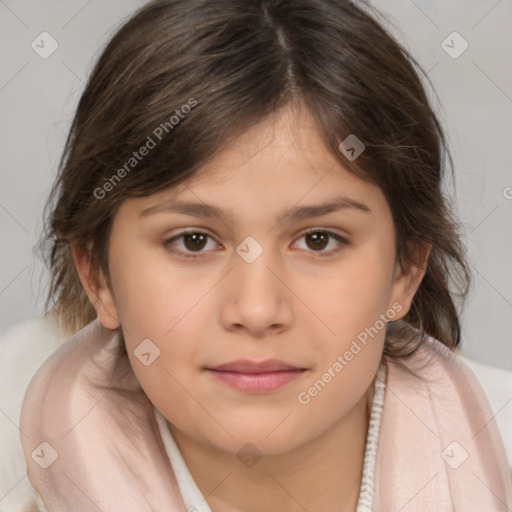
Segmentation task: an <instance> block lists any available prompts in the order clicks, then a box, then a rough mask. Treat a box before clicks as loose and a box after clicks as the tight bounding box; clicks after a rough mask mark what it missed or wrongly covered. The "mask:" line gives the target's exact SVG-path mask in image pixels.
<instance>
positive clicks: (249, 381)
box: [207, 359, 306, 393]
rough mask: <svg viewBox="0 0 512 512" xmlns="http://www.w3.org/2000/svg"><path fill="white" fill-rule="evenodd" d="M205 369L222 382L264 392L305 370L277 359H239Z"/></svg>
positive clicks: (288, 380)
mask: <svg viewBox="0 0 512 512" xmlns="http://www.w3.org/2000/svg"><path fill="white" fill-rule="evenodd" d="M207 370H208V371H209V372H210V373H211V374H212V375H213V376H214V377H215V378H217V379H219V380H221V381H222V382H224V383H226V384H228V385H230V386H232V387H234V388H237V389H239V390H241V391H247V392H253V393H266V392H269V391H273V390H275V389H277V388H280V387H281V386H283V385H284V384H287V383H288V382H290V381H292V380H294V379H296V378H298V377H300V376H301V375H302V374H303V373H304V372H305V371H306V370H305V368H297V367H295V366H291V365H289V364H286V363H283V362H282V361H279V360H277V359H268V360H266V361H262V362H259V363H258V362H254V361H249V360H247V359H239V360H237V361H233V362H231V363H226V364H222V365H220V366H216V367H215V368H207Z"/></svg>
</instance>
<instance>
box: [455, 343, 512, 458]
mask: <svg viewBox="0 0 512 512" xmlns="http://www.w3.org/2000/svg"><path fill="white" fill-rule="evenodd" d="M457 357H458V358H459V359H460V360H461V361H462V362H463V363H464V364H465V365H466V366H467V367H468V368H469V369H470V370H471V372H472V373H473V374H474V375H475V377H476V378H477V379H478V382H479V384H480V386H481V387H482V388H483V390H484V392H485V394H486V396H487V399H488V401H489V405H490V406H491V409H492V412H493V414H494V417H495V418H496V423H497V425H498V430H499V431H500V434H501V437H502V439H503V443H504V445H505V450H506V453H507V459H508V464H509V466H510V468H512V372H510V371H507V370H504V369H502V368H496V367H494V366H489V365H486V364H482V363H478V362H476V361H473V360H472V359H470V358H469V357H467V356H465V355H463V354H460V353H459V354H457Z"/></svg>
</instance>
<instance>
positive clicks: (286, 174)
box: [129, 109, 388, 221]
mask: <svg viewBox="0 0 512 512" xmlns="http://www.w3.org/2000/svg"><path fill="white" fill-rule="evenodd" d="M129 201H132V203H131V204H132V205H133V206H134V207H135V208H136V209H137V210H138V215H139V216H140V217H144V216H146V215H147V214H148V213H150V212H155V211H158V209H161V210H163V209H165V208H166V209H167V210H169V211H172V210H173V205H174V206H176V204H177V202H179V203H181V206H180V207H179V208H181V212H182V213H190V214H197V215H198V216H203V217H207V216H208V215H210V216H214V217H218V218H221V219H222V220H223V221H227V220H230V219H231V220H232V219H233V217H234V216H236V215H239V214H240V212H242V211H245V212H248V211H253V212H256V211H258V212H261V210H262V209H263V210H265V211H268V212H272V218H273V219H274V220H275V218H279V217H282V216H285V215H286V216H287V218H289V219H295V220H301V219H303V218H307V217H308V216H309V217H311V216H313V215H314V214H315V213H316V214H317V215H319V214H320V213H321V210H322V208H323V210H324V211H325V213H328V210H329V208H330V210H331V211H333V210H334V209H337V210H344V211H345V212H347V213H348V214H350V215H356V214H361V213H362V212H366V213H367V214H368V215H367V216H370V215H377V216H379V215H383V214H386V213H388V212H387V211H386V210H387V204H386V201H385V199H384V196H383V194H382V192H381V190H380V189H379V188H378V187H377V186H375V185H373V184H371V183H369V182H367V181H365V180H362V179H361V178H359V177H358V176H355V175H354V174H352V173H350V172H349V171H348V170H347V169H345V168H344V167H343V165H342V164H341V161H340V160H339V159H337V158H336V157H335V156H334V155H332V154H331V152H330V151H329V150H328V149H327V147H326V146H325V143H324V142H323V140H322V138H321V136H320V134H319V132H318V129H317V127H316V125H315V123H314V121H313V119H312V118H311V116H310V115H309V114H308V113H307V111H305V110H300V111H296V110H294V109H284V110H282V111H280V112H279V113H276V114H275V115H272V116H271V117H268V118H266V119H264V120H263V121H261V122H259V123H258V124H256V125H254V126H252V127H251V128H249V129H248V130H246V131H245V132H244V133H242V134H240V135H239V136H238V137H237V138H236V139H234V140H233V141H232V142H231V143H230V144H229V145H227V146H226V147H225V148H224V149H223V150H222V151H220V152H219V153H218V154H217V155H216V156H215V157H214V158H212V159H211V160H209V161H208V162H206V163H205V164H204V165H203V166H202V167H201V168H200V169H199V170H198V171H197V173H196V174H195V175H193V176H191V178H189V179H188V180H186V181H185V182H182V183H180V184H178V185H175V186H172V187H169V188H167V189H164V190H162V191H159V192H157V193H155V194H152V195H151V196H146V197H143V198H135V199H132V200H129ZM183 203H187V205H184V204H183ZM191 203H193V204H191ZM327 204H328V205H329V206H326V205H327ZM320 205H323V206H322V207H321V208H320ZM174 211H175V212H178V209H177V208H174Z"/></svg>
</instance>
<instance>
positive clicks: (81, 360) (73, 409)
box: [20, 319, 512, 512]
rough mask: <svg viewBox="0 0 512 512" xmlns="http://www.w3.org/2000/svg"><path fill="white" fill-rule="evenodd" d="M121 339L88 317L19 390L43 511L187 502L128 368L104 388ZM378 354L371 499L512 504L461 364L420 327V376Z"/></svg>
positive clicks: (479, 396) (426, 511) (418, 508)
mask: <svg viewBox="0 0 512 512" xmlns="http://www.w3.org/2000/svg"><path fill="white" fill-rule="evenodd" d="M412 329H413V330H414V331H415V332H416V335H419V334H420V331H418V330H417V329H414V328H412ZM120 342H122V341H121V339H120V334H119V333H118V332H117V331H110V330H108V329H105V328H104V327H102V326H101V324H100V323H99V321H98V320H97V319H96V320H94V321H92V322H91V323H90V324H88V325H87V326H85V327H84V328H83V329H81V330H80V331H78V332H77V333H76V334H75V335H73V336H72V337H71V338H70V339H69V340H68V341H67V342H66V343H64V344H63V345H61V346H60V347H59V348H58V349H57V350H56V351H55V352H53V353H52V355H51V356H50V357H49V358H48V359H47V360H46V361H45V362H44V363H43V365H42V366H41V367H40V368H39V369H38V371H37V372H36V374H35V375H34V377H33V378H32V380H31V382H30V385H29V387H28V389H27V392H26V394H25V399H24V402H23V407H22V413H21V425H20V426H21V434H20V436H21V441H22V445H23V450H24V453H25V457H26V461H27V469H28V474H29V478H30V481H31V483H32V485H33V487H34V488H35V489H36V490H37V492H38V493H39V494H40V495H41V497H42V499H43V501H44V504H45V507H46V509H47V511H48V512H64V511H65V512H71V511H72V512H86V511H87V512H89V511H91V512H92V511H97V510H101V511H102V512H141V511H150V510H151V511H155V512H157V511H158V512H178V511H179V512H183V511H185V510H186V507H185V504H184V503H183V500H182V498H181V495H180V492H179V488H178V485H177V482H176V478H175V476H174V474H173V470H172V467H171V465H170V462H169V459H168V457H167V454H166V451H165V447H164V444H163V441H162V438H161V436H160V432H159V429H158V425H157V422H156V418H155V414H154V410H153V405H152V403H151V402H150V400H149V399H148V397H147V396H146V395H145V393H144V392H143V391H142V390H141V388H140V385H139V384H138V381H137V379H136V377H135V374H134V373H133V370H131V367H130V366H127V367H125V368H118V369H117V370H116V375H122V376H123V377H122V379H121V380H120V382H118V384H117V389H121V391H119V390H109V389H108V386H109V383H110V382H111V379H112V375H113V371H114V368H113V363H114V361H115V352H116V350H117V346H118V344H119V343H120ZM384 361H385V364H386V366H387V377H386V388H385V396H384V407H383V412H382V418H381V426H380V435H379V440H378V447H377V458H376V468H375V498H374V504H373V508H372V510H373V511H375V512H394V511H401V512H408V511H409V512H412V511H414V512H448V511H450V512H451V511H454V512H468V511H472V512H473V511H475V512H495V511H496V512H498V511H500V512H501V511H503V512H505V511H507V510H512V475H511V473H510V469H509V467H508V462H507V459H506V455H505V448H504V445H503V441H502V439H501V437H500V434H499V432H498V429H497V425H496V422H495V419H494V417H493V413H492V410H491V407H490V405H489V403H488V401H487V398H486V396H485V393H484V391H483V389H482V388H481V387H480V385H479V383H478V382H477V380H476V377H475V376H474V374H473V373H472V372H471V371H470V370H469V368H468V367H467V366H466V365H465V364H464V363H463V362H462V361H461V360H460V359H459V358H458V357H457V356H456V355H455V354H453V353H452V352H451V351H450V350H449V349H448V348H447V347H445V346H444V345H443V344H442V343H440V342H439V341H438V340H435V339H433V338H431V337H428V336H427V337H426V341H425V342H424V343H423V345H422V346H421V347H420V348H419V349H418V350H417V351H416V352H415V353H414V354H413V355H412V356H411V357H410V358H408V359H407V360H403V361H402V364H404V365H406V366H407V367H408V368H410V369H412V370H413V371H414V372H415V373H416V374H417V375H419V376H420V377H421V379H419V378H417V377H415V376H413V375H411V374H410V373H409V372H408V371H406V370H405V369H404V368H402V367H401V366H399V365H397V364H395V363H394V362H393V361H392V360H390V359H388V358H384ZM99 386H104V387H105V389H102V388H101V387H99Z"/></svg>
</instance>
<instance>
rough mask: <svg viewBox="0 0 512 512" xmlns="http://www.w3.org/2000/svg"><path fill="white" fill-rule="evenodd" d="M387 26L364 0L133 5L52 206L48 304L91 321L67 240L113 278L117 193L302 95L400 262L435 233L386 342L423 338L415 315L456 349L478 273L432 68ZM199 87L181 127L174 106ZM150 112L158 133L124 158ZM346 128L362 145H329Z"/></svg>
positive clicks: (174, 178)
mask: <svg viewBox="0 0 512 512" xmlns="http://www.w3.org/2000/svg"><path fill="white" fill-rule="evenodd" d="M379 20H380V21H379ZM384 25H385V19H384V18H382V16H381V15H380V14H379V13H378V12H377V11H375V10H374V9H373V8H371V7H370V6H369V5H367V4H365V3H363V2H358V3H356V2H351V1H348V0H194V1H192V0H155V1H152V2H149V3H148V4H146V5H145V6H143V7H142V8H141V9H140V10H139V11H137V12H136V13H135V14H134V15H133V16H131V17H130V18H129V19H128V21H126V22H125V23H123V25H122V26H121V27H120V28H119V30H118V31H117V32H116V34H115V35H114V36H113V37H112V38H111V40H110V42H109V43H108V44H107V46H106V48H105V49H104V51H103V52H102V54H101V55H100V57H99V59H98V61H97V63H96V64H95V67H94V69H93V70H92V73H91V75H90V77H89V80H88V83H87V85H86V88H85V91H84V92H83V94H82V96H81V98H80V101H79V104H78V107H77V110H76V114H75V117H74V119H73V122H72V125H71V128H70V132H69V135H68V138H67V141H66V145H65V148H64V152H63V156H62V159H61V162H60V166H59V173H58V176H57V178H56V181H55V183H54V186H53V188H52V191H51V194H50V197H49V199H48V203H47V205H46V208H47V209H49V210H50V211H49V215H48V216H47V217H48V218H47V224H46V236H47V237H48V239H50V240H51V247H50V251H49V253H50V254H49V256H48V265H49V268H50V272H51V281H50V289H49V292H48V296H47V301H46V304H45V309H46V311H47V312H52V313H55V314H56V315H58V317H59V318H60V319H61V321H62V323H63V325H64V326H65V328H66V329H67V331H68V333H70V334H71V333H73V332H75V331H77V330H78V329H80V328H81V327H83V326H85V325H86V324H87V323H89V322H90V321H91V320H93V319H94V318H95V317H96V313H95V310H94V308H93V307H92V305H91V303H90V302H89V299H88V298H87V296H86V294H85V291H84V289H83V287H82V285H81V283H80V281H79V279H78V275H77V273H76V269H75V267H74V264H73V261H72V258H71V252H70V244H76V245H77V246H78V247H81V248H85V247H89V244H90V248H91V249H90V255H91V258H92V264H93V268H94V269H95V270H96V271H101V275H103V276H105V278H106V281H107V283H108V284H109V286H110V282H109V273H108V261H107V254H108V244H109V233H110V228H111V223H112V220H113V217H114V215H115V213H116V210H117V208H118V207H119V205H120V204H121V203H122V202H123V201H124V200H125V199H126V198H129V197H134V196H144V195H148V194H151V193H154V192H157V191H159V190H162V189H164V188H166V187H169V186H172V185H175V184H178V183H180V182H182V181H184V180H187V179H188V178H190V177H192V176H193V175H194V173H196V172H197V171H198V170H199V169H200V167H201V166H202V165H203V164H204V163H205V162H206V161H207V160H208V159H210V158H212V157H213V156H215V155H216V154H217V153H218V152H220V151H222V149H223V148H224V147H226V145H227V144H228V143H229V142H230V141H231V140H232V139H233V138H234V137H236V136H237V135H239V134H240V133H243V131H244V130H246V129H247V128H249V127H250V126H253V125H254V124H255V123H257V122H258V121H261V120H262V119H263V118H265V116H268V115H270V114H273V113H276V112H278V111H279V109H280V108H282V107H284V106H286V105H288V104H293V105H294V106H297V108H306V109H308V112H309V113H310V114H311V115H312V116H313V118H314V120H315V122H316V123H317V125H318V130H319V133H320V134H321V136H322V137H323V140H324V142H325V144H326V147H327V148H328V150H329V151H330V152H331V153H332V154H333V155H334V156H335V158H337V159H338V160H339V162H340V163H341V164H342V165H343V166H344V167H345V168H347V169H348V170H349V171H350V172H352V173H354V174H356V175H357V176H359V177H361V178H363V179H365V180H367V181H369V182H371V183H374V184H376V185H378V186H379V187H380V188H381V189H382V191H383V193H384V195H385V197H386V199H387V201H388V203H389V206H390V209H391V212H392V214H393V219H394V226H395V230H396V234H397V243H396V256H397V261H399V262H400V264H401V265H402V266H403V267H407V266H408V265H418V264H419V263H418V261H416V260H415V254H416V252H415V250H414V247H415V246H417V245H418V244H419V243H421V242H428V243H431V244H432V250H431V252H430V256H429V259H428V263H427V267H426V273H425V276H424V278H423V281H422V282H421V285H420V287H419V289H418V291H417V293H416V295H415V297H414V299H413V302H412V306H411V309H410V311H409V312H408V313H407V315H406V316H405V317H404V318H403V319H402V320H398V321H396V322H392V323H390V324H388V326H387V336H386V345H385V354H388V355H391V356H393V357H400V356H405V355H407V354H410V353H412V352H414V351H415V350H416V349H417V347H418V346H419V344H416V345H415V346H411V344H410V343H409V340H406V341H404V338H405V337H406V333H407V332H409V331H408V329H410V325H412V326H414V327H416V328H418V329H419V330H420V331H421V332H422V333H423V332H426V333H428V334H429V335H431V336H433V337H434V338H437V339H438V340H440V341H442V342H443V343H444V344H445V345H447V346H448V347H450V348H451V349H454V348H455V347H456V346H457V345H458V344H459V342H460V331H461V327H460V323H459V316H458V315H459V313H458V309H457V300H461V304H460V306H461V307H462V302H463V301H464V300H465V298H466V295H467V293H468V290H469V286H470V283H471V275H470V272H469V266H468V264H467V262H466V259H465V258H466V256H465V251H464V247H463V245H462V242H461V236H460V234H459V225H458V223H457V221H456V219H455V216H454V214H453V213H452V209H451V205H450V203H449V200H448V198H447V196H446V194H445V192H444V191H443V190H442V187H443V184H444V177H445V172H446V169H447V168H448V167H449V168H450V169H451V170H452V172H453V168H452V166H453V163H452V159H451V156H450V154H449V151H448V149H447V144H446V139H445V136H444V134H443V130H442V127H441V125H440V122H439V120H438V118H437V117H436V114H435V113H434V110H433V108H432V106H431V105H430V101H429V99H428V98H427V94H426V90H425V89H424V86H423V85H422V81H421V78H420V73H421V74H422V75H423V77H424V78H425V79H426V80H428V77H427V75H426V74H425V73H424V72H423V71H422V70H421V68H420V66H419V65H418V64H417V62H416V61H415V60H414V59H413V57H412V56H411V55H410V54H409V53H408V52H407V50H406V49H405V48H404V47H403V46H402V45H401V44H399V43H398V42H397V41H396V40H395V39H394V37H393V36H391V34H390V32H388V30H387V29H386V28H384ZM193 102H195V105H196V106H195V108H193V109H192V108H190V109H188V110H187V109H181V110H180V112H181V114H183V115H180V116H179V117H180V119H179V124H178V125H177V126H175V127H174V125H173V123H174V121H172V122H171V121H170V118H171V116H173V115H174V114H176V115H179V113H178V112H177V109H178V110H179V109H180V108H181V107H182V106H184V105H187V104H188V105H192V103H193ZM185 112H186V115H184V114H185ZM165 123H167V124H165ZM171 125H173V126H171ZM159 126H160V127H162V126H165V127H166V131H165V132H162V133H163V134H164V135H165V137H162V139H161V140H159V141H158V144H157V145H156V147H154V149H152V150H151V151H150V152H149V154H148V155H147V156H145V158H144V159H142V160H141V161H137V162H136V165H134V166H133V169H131V168H130V169H129V170H128V168H127V167H126V162H127V161H129V159H130V158H131V157H132V155H133V152H134V150H137V149H138V148H139V147H141V146H142V145H143V144H144V143H145V142H146V141H147V140H148V137H150V138H153V139H155V129H156V128H157V127H159ZM350 134H355V135H356V136H357V138H358V139H360V140H361V141H362V142H363V143H364V145H365V150H364V152H363V153H362V154H361V155H360V156H359V157H358V158H357V159H356V160H353V161H351V160H350V159H349V158H347V157H346V156H345V155H344V153H343V152H341V151H340V150H339V149H338V146H339V144H340V142H341V141H343V140H344V139H345V138H346V137H347V136H348V135H350ZM132 163H133V162H132ZM448 164H449V165H448ZM123 166H125V167H123ZM123 168H124V169H125V172H122V171H120V169H123ZM116 173H117V176H118V178H119V177H121V175H122V179H119V180H115V181H114V180H113V178H114V174H116ZM105 183H110V185H105ZM107 189H108V193H107ZM100 196H102V197H100ZM411 247H412V249H411ZM98 275H100V274H98ZM50 306H51V308H50ZM421 341H423V336H422V338H421Z"/></svg>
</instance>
